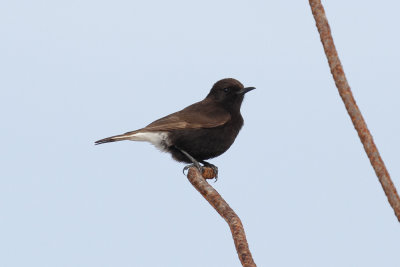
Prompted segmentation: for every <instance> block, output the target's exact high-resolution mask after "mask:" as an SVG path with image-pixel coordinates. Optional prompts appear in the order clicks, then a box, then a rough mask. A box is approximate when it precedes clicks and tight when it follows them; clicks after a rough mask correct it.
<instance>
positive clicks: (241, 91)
mask: <svg viewBox="0 0 400 267" xmlns="http://www.w3.org/2000/svg"><path fill="white" fill-rule="evenodd" d="M254 89H256V88H255V87H245V88H243V89H242V90H240V91H239V92H237V93H238V94H239V95H244V94H245V93H247V92H250V91H251V90H254Z"/></svg>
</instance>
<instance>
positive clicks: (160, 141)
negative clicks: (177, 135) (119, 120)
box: [128, 132, 169, 151]
mask: <svg viewBox="0 0 400 267" xmlns="http://www.w3.org/2000/svg"><path fill="white" fill-rule="evenodd" d="M128 140H132V141H146V142H149V143H151V144H153V145H154V146H155V147H157V148H158V149H160V150H161V151H166V150H167V148H168V146H169V142H168V133H165V132H141V133H135V134H133V135H131V136H129V137H128Z"/></svg>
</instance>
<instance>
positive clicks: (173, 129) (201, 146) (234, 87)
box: [95, 78, 255, 168]
mask: <svg viewBox="0 0 400 267" xmlns="http://www.w3.org/2000/svg"><path fill="white" fill-rule="evenodd" d="M253 89H255V88H254V87H247V88H244V86H243V85H242V84H241V83H240V82H239V81H238V80H235V79H231V78H228V79H223V80H220V81H218V82H217V83H215V84H214V86H213V87H212V89H211V91H210V93H209V94H208V95H207V97H206V98H205V99H204V100H202V101H200V102H197V103H195V104H193V105H190V106H188V107H186V108H185V109H183V110H181V111H178V112H175V113H172V114H170V115H168V116H166V117H163V118H161V119H158V120H156V121H154V122H152V123H150V124H149V125H147V126H146V127H144V128H142V129H139V130H136V131H131V132H127V133H124V134H121V135H116V136H111V137H108V138H104V139H101V140H98V141H96V142H95V144H96V145H98V144H103V143H108V142H115V141H122V140H132V141H148V142H150V143H152V144H153V145H155V146H156V147H158V148H159V149H160V150H163V151H166V152H170V153H171V154H172V157H173V158H174V159H175V160H177V161H180V162H187V163H193V164H195V165H196V167H198V168H201V166H200V164H199V163H198V161H200V162H202V163H203V164H206V165H211V164H209V163H207V162H205V161H204V160H206V159H210V158H214V157H217V156H219V155H221V154H222V153H224V152H225V151H226V150H228V148H229V147H230V146H231V145H232V144H233V142H234V141H235V138H236V136H237V135H238V133H239V131H240V129H241V128H242V126H243V118H242V115H241V114H240V106H241V104H242V101H243V98H244V94H245V93H247V92H248V91H250V90H253ZM211 166H213V165H211ZM213 167H215V166H213Z"/></svg>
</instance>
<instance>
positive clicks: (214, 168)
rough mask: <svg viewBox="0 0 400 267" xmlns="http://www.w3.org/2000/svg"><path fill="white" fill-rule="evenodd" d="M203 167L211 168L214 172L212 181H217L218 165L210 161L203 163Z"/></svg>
mask: <svg viewBox="0 0 400 267" xmlns="http://www.w3.org/2000/svg"><path fill="white" fill-rule="evenodd" d="M204 167H208V168H211V169H212V170H213V172H214V174H215V177H214V179H215V181H214V183H215V182H217V181H218V167H217V166H215V165H214V164H211V163H208V162H207V163H205V164H204Z"/></svg>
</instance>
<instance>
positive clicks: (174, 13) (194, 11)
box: [0, 0, 400, 267]
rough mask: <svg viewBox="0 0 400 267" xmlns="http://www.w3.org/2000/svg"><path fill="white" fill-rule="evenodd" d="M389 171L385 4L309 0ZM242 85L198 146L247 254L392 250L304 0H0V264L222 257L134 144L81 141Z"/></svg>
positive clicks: (386, 222)
mask: <svg viewBox="0 0 400 267" xmlns="http://www.w3.org/2000/svg"><path fill="white" fill-rule="evenodd" d="M324 5H325V8H326V11H327V16H328V19H329V21H330V23H331V27H332V31H333V35H334V38H335V42H336V45H337V48H338V51H339V54H340V56H341V59H342V63H343V65H344V69H345V71H346V74H347V77H348V80H349V82H350V85H351V87H352V89H353V92H354V95H355V97H356V99H357V103H358V105H359V106H360V108H361V111H362V112H363V114H364V116H365V118H366V121H367V123H368V126H369V128H370V130H371V131H372V133H373V136H374V138H375V141H376V144H377V145H378V147H379V149H380V152H381V154H382V157H383V159H384V161H385V163H386V165H387V167H388V169H389V171H390V173H391V175H392V178H393V181H394V183H395V184H396V185H397V187H398V188H399V187H400V164H399V158H400V157H399V151H400V140H399V136H400V124H399V114H400V105H399V99H400V92H399V89H400V82H399V75H400V68H399V61H400V50H399V47H400V38H399V26H400V17H399V16H398V11H399V10H400V2H399V1H395V0H391V1H389V0H387V1H379V2H376V1H361V0H357V1H332V0H331V1H324ZM225 77H233V78H237V79H239V80H240V81H241V82H242V83H243V84H244V85H246V86H255V87H257V90H255V91H252V92H251V93H249V94H248V95H247V96H246V99H245V101H244V103H243V108H242V114H243V116H244V119H245V125H244V128H243V130H242V131H241V133H240V134H239V136H238V138H237V139H236V142H235V144H234V145H233V146H232V147H231V149H230V150H229V151H228V152H227V153H225V154H224V155H222V156H220V157H219V158H217V159H214V160H212V161H211V162H212V163H214V164H216V165H217V166H218V167H219V169H220V179H219V180H218V182H217V183H215V184H213V186H215V187H216V189H217V190H218V191H219V192H220V193H221V194H222V195H223V196H224V198H225V199H226V200H227V202H228V203H229V204H230V205H231V206H232V207H233V208H234V210H235V211H236V212H237V213H238V214H239V215H240V217H241V219H242V221H243V224H244V226H245V229H246V232H247V235H248V241H249V245H250V248H251V251H252V253H253V256H254V259H255V261H256V263H257V264H258V266H282V267H283V266H304V267H313V266H324V267H328V266H332V267H337V266H340V267H353V266H364V267H370V266H371V267H372V266H385V267H392V266H393V267H395V266H399V264H400V256H399V240H400V228H399V223H398V221H397V220H396V218H395V216H394V214H393V211H392V209H391V208H390V206H389V204H388V202H387V200H386V197H385V196H384V193H383V191H382V188H381V186H380V184H379V183H378V180H377V178H376V177H375V174H374V171H373V169H372V167H371V166H370V164H369V161H368V159H367V157H366V155H365V153H364V151H363V148H362V145H361V143H360V141H359V139H358V136H357V134H356V132H355V131H354V129H353V126H352V124H351V121H350V119H349V117H348V115H347V113H346V111H345V109H344V106H343V104H342V102H341V100H340V98H339V95H338V93H337V89H336V88H335V86H334V83H333V81H332V78H331V75H330V72H329V69H328V65H327V61H326V58H325V55H324V54H323V50H322V46H321V43H320V41H319V36H318V34H317V30H316V28H315V26H314V20H313V18H312V15H311V11H310V7H309V5H308V1H201V2H199V1H198V2H193V1H85V0H83V1H71V0H69V1H18V0H14V1H2V2H1V4H0V116H1V125H2V127H1V131H0V145H1V151H2V153H0V162H1V178H0V266H2V267H17V266H18V267H26V266H29V267H36V266H37V267H39V266H40V267H45V266H49V267H50V266H51V267H55V266H56V267H59V266H60V267H64V266H71V267H81V266H82V267H91V266H93V267H101V266H104V267H108V266H113V267H114V266H121V267H124V266H139V267H140V266H174V267H176V266H193V267H196V266H198V267H203V266H211V267H213V266H215V267H220V266H240V263H239V260H238V258H237V255H236V252H235V249H234V245H233V241H232V238H231V234H230V232H229V228H228V226H227V225H226V223H225V221H223V220H222V219H221V218H220V217H219V216H218V215H217V213H216V212H215V211H214V210H213V209H212V208H211V206H210V205H209V204H208V203H207V202H206V201H205V200H204V199H203V198H202V197H201V196H200V195H199V193H198V192H197V191H195V189H194V188H193V187H192V186H191V185H190V184H189V182H188V181H187V179H186V178H185V177H184V176H183V175H182V173H181V171H182V168H183V166H184V165H182V164H180V163H177V162H174V161H173V160H172V159H171V158H170V156H169V155H168V154H162V153H160V152H159V151H157V150H156V149H155V148H154V147H152V146H151V145H149V144H146V143H134V142H120V143H114V144H108V145H102V146H94V145H93V142H94V141H95V140H97V139H100V138H103V137H107V136H110V135H113V134H118V133H122V132H125V131H129V130H134V129H137V128H140V127H142V126H144V125H146V124H148V123H150V122H151V121H153V120H155V119H157V118H159V117H161V116H163V115H166V114H168V113H171V112H174V111H176V110H179V109H181V108H183V107H185V106H187V105H189V104H191V103H193V102H195V101H198V100H201V99H203V98H204V97H205V96H206V94H207V93H208V91H209V89H210V88H211V86H212V84H213V83H214V82H215V81H217V80H219V79H221V78H225Z"/></svg>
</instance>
